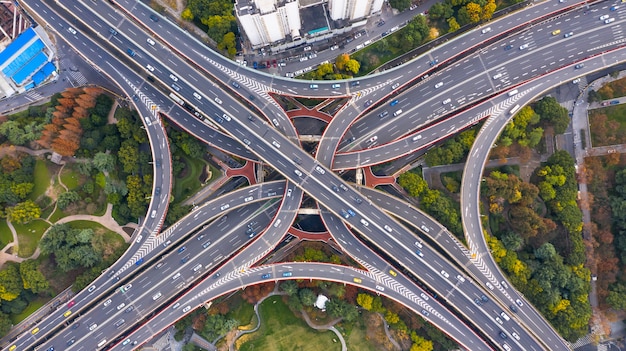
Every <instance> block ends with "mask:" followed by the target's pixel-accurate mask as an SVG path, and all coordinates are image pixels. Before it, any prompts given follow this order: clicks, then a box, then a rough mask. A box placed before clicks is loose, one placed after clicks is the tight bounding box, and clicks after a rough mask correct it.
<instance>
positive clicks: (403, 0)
mask: <svg viewBox="0 0 626 351" xmlns="http://www.w3.org/2000/svg"><path fill="white" fill-rule="evenodd" d="M389 5H391V7H393V8H394V9H396V10H398V11H400V12H402V11H404V10H406V9H408V8H409V7H410V6H411V0H389Z"/></svg>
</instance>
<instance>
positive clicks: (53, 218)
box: [48, 207, 67, 223]
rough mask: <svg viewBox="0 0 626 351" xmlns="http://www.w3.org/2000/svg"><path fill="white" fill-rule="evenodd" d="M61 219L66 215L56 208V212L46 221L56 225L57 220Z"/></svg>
mask: <svg viewBox="0 0 626 351" xmlns="http://www.w3.org/2000/svg"><path fill="white" fill-rule="evenodd" d="M63 217H67V213H65V212H63V211H61V210H60V209H59V208H58V207H57V209H56V211H54V213H53V214H52V216H50V219H48V220H49V221H50V222H51V223H56V222H57V221H58V220H59V219H61V218H63Z"/></svg>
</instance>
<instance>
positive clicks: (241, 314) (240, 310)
mask: <svg viewBox="0 0 626 351" xmlns="http://www.w3.org/2000/svg"><path fill="white" fill-rule="evenodd" d="M228 306H229V307H230V311H228V313H227V314H226V317H227V318H229V319H235V320H237V321H238V322H239V324H240V325H241V327H240V328H239V329H242V330H249V329H252V328H254V326H255V325H256V324H254V325H251V324H252V323H253V320H252V318H253V317H255V316H256V315H255V314H254V305H252V304H251V303H248V302H247V301H244V300H243V299H242V298H241V294H237V295H235V296H233V297H231V298H229V299H228ZM255 319H256V318H255ZM255 322H256V321H255Z"/></svg>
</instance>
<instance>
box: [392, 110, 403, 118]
mask: <svg viewBox="0 0 626 351" xmlns="http://www.w3.org/2000/svg"><path fill="white" fill-rule="evenodd" d="M401 114H402V110H398V111H396V112H394V113H393V116H394V117H398V116H400V115H401Z"/></svg>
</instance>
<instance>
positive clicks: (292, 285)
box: [280, 280, 298, 296]
mask: <svg viewBox="0 0 626 351" xmlns="http://www.w3.org/2000/svg"><path fill="white" fill-rule="evenodd" d="M280 288H281V289H282V290H283V291H284V292H285V293H287V295H289V296H294V295H295V294H297V293H298V284H297V283H296V282H295V281H294V280H286V281H284V282H282V283H280Z"/></svg>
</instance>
